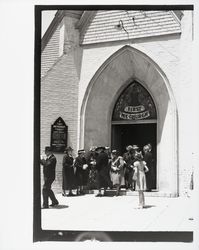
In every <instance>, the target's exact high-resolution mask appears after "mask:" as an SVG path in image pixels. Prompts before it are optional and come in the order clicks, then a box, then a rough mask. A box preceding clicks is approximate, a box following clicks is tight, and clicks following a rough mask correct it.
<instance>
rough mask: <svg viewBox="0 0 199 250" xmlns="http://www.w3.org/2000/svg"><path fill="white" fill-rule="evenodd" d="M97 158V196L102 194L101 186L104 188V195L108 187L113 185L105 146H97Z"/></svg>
mask: <svg viewBox="0 0 199 250" xmlns="http://www.w3.org/2000/svg"><path fill="white" fill-rule="evenodd" d="M96 152H97V154H98V155H97V158H96V169H97V185H98V190H99V192H98V194H97V195H96V196H97V197H100V196H102V194H101V188H102V187H103V188H104V195H106V189H107V187H112V182H111V180H110V175H109V168H108V161H109V159H108V154H107V153H106V152H105V147H97V148H96Z"/></svg>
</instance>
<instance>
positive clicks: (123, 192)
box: [84, 189, 175, 197]
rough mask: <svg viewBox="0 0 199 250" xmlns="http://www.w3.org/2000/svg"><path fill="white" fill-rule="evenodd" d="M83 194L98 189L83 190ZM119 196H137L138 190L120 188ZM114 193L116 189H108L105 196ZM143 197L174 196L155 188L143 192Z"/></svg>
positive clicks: (95, 191)
mask: <svg viewBox="0 0 199 250" xmlns="http://www.w3.org/2000/svg"><path fill="white" fill-rule="evenodd" d="M84 193H85V194H97V193H98V190H84ZM119 194H120V195H121V196H122V195H127V196H138V191H131V190H128V189H127V190H126V189H122V190H120V193H119ZM115 195H116V190H115V189H108V190H107V191H106V196H115ZM144 195H145V197H175V196H174V195H173V194H171V193H166V192H158V191H156V190H154V191H151V192H144Z"/></svg>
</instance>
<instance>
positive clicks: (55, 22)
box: [41, 10, 64, 52]
mask: <svg viewBox="0 0 199 250" xmlns="http://www.w3.org/2000/svg"><path fill="white" fill-rule="evenodd" d="M63 17H64V11H63V10H58V11H57V12H56V14H55V17H54V18H53V20H52V22H51V23H50V25H49V27H48V29H47V30H46V32H45V33H44V35H43V37H42V39H41V52H43V50H44V49H45V47H46V45H47V43H48V41H49V40H50V38H51V37H52V35H53V33H54V31H55V29H56V28H57V26H58V24H59V23H60V22H61V21H62V19H63Z"/></svg>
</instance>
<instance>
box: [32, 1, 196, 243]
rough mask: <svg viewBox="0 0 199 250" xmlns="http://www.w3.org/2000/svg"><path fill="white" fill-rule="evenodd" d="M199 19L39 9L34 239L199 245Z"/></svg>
mask: <svg viewBox="0 0 199 250" xmlns="http://www.w3.org/2000/svg"><path fill="white" fill-rule="evenodd" d="M193 14H194V6H193V5H180V6H176V5H172V6H166V5H165V6H156V5H154V6H153V5H151V6H144V5H142V6H139V5H132V6H131V5H128V6H125V5H120V6H109V5H107V6H100V5H98V6H86V5H85V6H78V5H76V6H52V5H49V6H47V5H46V6H39V5H37V6H35V95H34V100H35V106H34V111H35V112H34V126H35V130H34V241H43V240H45V241H53V240H60V241H86V240H92V241H132V242H133V241H171V242H172V241H176V242H192V240H193V230H194V205H193V189H194V182H193V179H194V178H193V176H194V166H193V153H194V151H193V147H192V145H191V144H192V137H191V136H190V135H189V134H188V133H189V132H188V131H189V130H190V114H189V112H188V111H189V110H191V109H192V107H193V106H194V100H193V98H192V94H193V93H192V87H193V76H192V73H191V70H192V61H193V58H192V56H193V54H192V50H193V41H194V36H193Z"/></svg>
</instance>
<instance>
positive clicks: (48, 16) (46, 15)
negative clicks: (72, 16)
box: [41, 10, 56, 37]
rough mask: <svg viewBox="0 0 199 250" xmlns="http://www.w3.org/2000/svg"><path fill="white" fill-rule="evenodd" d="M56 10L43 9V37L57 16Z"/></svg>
mask: <svg viewBox="0 0 199 250" xmlns="http://www.w3.org/2000/svg"><path fill="white" fill-rule="evenodd" d="M55 13H56V10H47V11H46V10H45V11H42V31H41V33H42V37H43V35H44V33H45V32H46V30H47V28H48V26H49V25H50V23H51V21H52V20H53V18H54V16H55Z"/></svg>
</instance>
